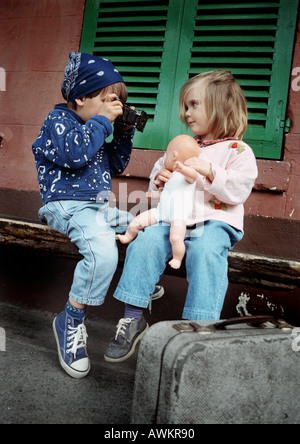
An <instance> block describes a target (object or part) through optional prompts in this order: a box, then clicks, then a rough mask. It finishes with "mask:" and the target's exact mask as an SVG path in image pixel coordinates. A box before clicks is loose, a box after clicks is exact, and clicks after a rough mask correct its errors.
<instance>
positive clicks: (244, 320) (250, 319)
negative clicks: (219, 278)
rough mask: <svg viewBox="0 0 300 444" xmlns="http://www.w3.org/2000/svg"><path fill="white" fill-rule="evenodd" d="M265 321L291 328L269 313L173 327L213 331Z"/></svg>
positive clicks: (258, 324)
mask: <svg viewBox="0 0 300 444" xmlns="http://www.w3.org/2000/svg"><path fill="white" fill-rule="evenodd" d="M265 322H271V323H272V324H273V325H274V327H277V328H280V329H291V328H293V327H292V326H291V325H290V324H288V323H287V322H286V321H284V320H283V319H275V318H274V317H273V316H271V315H256V316H239V317H237V318H230V319H226V320H224V321H220V322H216V323H215V324H210V325H206V326H201V325H199V324H197V323H196V322H188V323H187V322H182V323H180V324H175V325H173V327H174V328H175V329H176V330H178V331H180V333H184V332H186V333H191V332H197V333H213V332H214V331H215V330H225V328H226V327H228V326H230V325H238V324H248V325H252V326H253V327H260V326H261V325H262V324H264V323H265Z"/></svg>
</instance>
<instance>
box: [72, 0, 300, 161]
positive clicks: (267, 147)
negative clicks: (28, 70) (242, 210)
mask: <svg viewBox="0 0 300 444" xmlns="http://www.w3.org/2000/svg"><path fill="white" fill-rule="evenodd" d="M297 7H298V0H277V1H270V0H268V1H261V0H252V1H251V2H249V1H247V0H231V1H225V0H126V1H120V0H106V1H105V0H87V2H86V13H85V20H84V27H83V34H82V43H81V48H80V49H81V51H85V52H90V53H94V54H96V55H99V56H101V57H108V58H110V59H111V60H112V61H113V63H114V64H115V65H116V66H117V67H118V69H119V70H120V72H121V73H122V75H123V77H124V80H125V81H126V84H127V86H128V90H129V100H128V101H129V102H130V103H132V104H134V105H135V106H136V107H137V108H141V109H144V110H145V111H147V112H148V113H149V114H150V120H149V122H148V123H147V126H146V130H145V132H144V133H143V134H140V133H136V135H135V138H134V145H135V147H137V148H152V149H165V148H166V146H167V144H168V142H169V140H171V139H172V138H173V137H174V136H176V135H177V134H180V133H182V132H187V130H186V128H185V126H184V125H183V124H182V123H181V122H180V121H179V117H178V98H179V91H180V88H181V86H182V85H183V84H184V83H185V82H186V81H187V80H188V79H189V78H190V77H192V76H194V75H195V74H198V73H200V72H205V71H208V70H213V69H226V70H230V71H232V73H233V74H234V75H235V77H236V78H237V80H238V82H239V83H240V84H241V86H242V88H243V90H244V93H245V96H246V98H247V101H248V109H249V127H248V130H247V132H246V135H245V140H246V141H247V142H248V143H249V144H250V145H251V146H252V148H253V149H254V152H255V154H256V155H257V157H265V158H271V159H272V158H273V159H279V158H280V156H281V147H282V140H283V132H284V123H285V122H284V120H285V111H286V103H287V94H288V86H289V78H290V66H291V58H292V52H293V41H294V34H295V23H296V17H297Z"/></svg>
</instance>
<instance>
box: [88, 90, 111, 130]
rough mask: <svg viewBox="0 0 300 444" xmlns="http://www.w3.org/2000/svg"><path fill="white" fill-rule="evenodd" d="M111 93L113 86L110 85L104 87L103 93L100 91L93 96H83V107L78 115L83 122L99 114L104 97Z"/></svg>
mask: <svg viewBox="0 0 300 444" xmlns="http://www.w3.org/2000/svg"><path fill="white" fill-rule="evenodd" d="M112 93H113V86H112V85H110V86H109V87H107V88H106V91H105V94H103V92H100V94H98V95H97V96H95V97H85V98H84V102H83V109H82V112H81V115H80V117H81V118H82V120H83V121H84V122H87V121H88V120H89V119H90V118H91V117H93V116H96V115H98V114H101V108H102V106H103V104H104V102H105V98H106V97H107V95H108V94H112Z"/></svg>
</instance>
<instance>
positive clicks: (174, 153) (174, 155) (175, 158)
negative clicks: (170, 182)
mask: <svg viewBox="0 0 300 444" xmlns="http://www.w3.org/2000/svg"><path fill="white" fill-rule="evenodd" d="M177 159H178V151H173V153H172V160H173V161H174V162H175V161H176V160H177Z"/></svg>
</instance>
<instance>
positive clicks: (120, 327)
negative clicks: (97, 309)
mask: <svg viewBox="0 0 300 444" xmlns="http://www.w3.org/2000/svg"><path fill="white" fill-rule="evenodd" d="M132 321H133V318H122V319H120V320H119V323H118V325H117V331H116V336H115V340H117V339H118V336H119V335H120V334H122V335H125V329H126V327H127V326H128V325H129V324H131V322H132Z"/></svg>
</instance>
